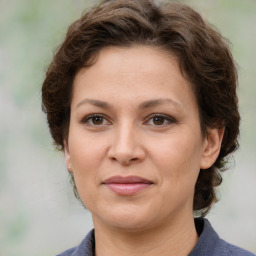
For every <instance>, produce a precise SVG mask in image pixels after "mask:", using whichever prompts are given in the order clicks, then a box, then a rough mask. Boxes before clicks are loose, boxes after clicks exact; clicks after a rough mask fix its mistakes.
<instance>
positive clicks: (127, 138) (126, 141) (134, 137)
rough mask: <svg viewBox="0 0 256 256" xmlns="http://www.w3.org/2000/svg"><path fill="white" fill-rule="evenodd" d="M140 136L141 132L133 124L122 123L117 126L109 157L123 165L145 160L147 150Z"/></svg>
mask: <svg viewBox="0 0 256 256" xmlns="http://www.w3.org/2000/svg"><path fill="white" fill-rule="evenodd" d="M139 137H140V135H139V132H138V131H137V130H136V128H135V127H133V126H132V125H129V124H122V125H120V126H119V127H116V129H115V131H113V138H112V143H111V146H110V148H109V151H108V157H109V159H110V160H111V161H116V162H119V163H120V164H121V165H130V164H132V163H135V162H136V163H137V162H141V161H143V160H144V158H145V155H146V152H145V150H144V148H143V145H142V142H141V140H140V138H139Z"/></svg>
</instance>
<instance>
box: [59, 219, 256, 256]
mask: <svg viewBox="0 0 256 256" xmlns="http://www.w3.org/2000/svg"><path fill="white" fill-rule="evenodd" d="M195 225H196V229H197V233H198V234H200V236H199V239H198V241H197V244H196V246H195V247H194V249H193V250H192V252H191V253H190V254H189V255H188V256H256V255H255V254H253V253H251V252H248V251H246V250H244V249H241V248H239V247H237V246H234V245H232V244H229V243H227V242H225V241H224V240H222V239H220V238H219V236H218V235H217V233H216V232H215V231H214V229H213V228H212V226H211V224H210V222H209V221H208V220H207V219H204V218H196V219H195ZM94 249H95V239H94V230H91V231H90V232H89V233H88V234H87V236H86V237H85V238H84V240H83V241H82V242H81V244H80V245H78V246H77V247H74V248H71V249H69V250H67V251H65V252H63V253H61V254H58V255H57V256H94Z"/></svg>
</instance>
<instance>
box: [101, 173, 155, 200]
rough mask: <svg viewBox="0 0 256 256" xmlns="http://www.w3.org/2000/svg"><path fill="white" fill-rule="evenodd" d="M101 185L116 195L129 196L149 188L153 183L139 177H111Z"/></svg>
mask: <svg viewBox="0 0 256 256" xmlns="http://www.w3.org/2000/svg"><path fill="white" fill-rule="evenodd" d="M102 184H103V185H105V186H106V187H107V188H108V189H110V190H111V191H112V192H114V193H115V194H117V195H121V196H131V195H134V194H137V193H138V192H140V191H142V190H145V189H147V188H149V187H150V186H151V185H153V184H154V183H153V182H152V181H150V180H147V179H144V178H142V177H139V176H127V177H123V176H113V177H110V178H108V179H106V180H105V181H104V182H103V183H102Z"/></svg>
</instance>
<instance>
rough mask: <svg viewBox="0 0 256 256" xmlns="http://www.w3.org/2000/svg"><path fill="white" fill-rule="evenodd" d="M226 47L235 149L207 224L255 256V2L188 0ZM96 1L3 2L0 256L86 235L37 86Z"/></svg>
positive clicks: (39, 250) (29, 253)
mask: <svg viewBox="0 0 256 256" xmlns="http://www.w3.org/2000/svg"><path fill="white" fill-rule="evenodd" d="M181 2H185V3H189V4H190V5H191V6H192V7H195V8H196V9H197V10H198V11H199V12H200V13H201V14H202V15H203V16H204V17H206V18H207V19H208V20H210V22H211V23H213V24H214V25H215V26H216V27H218V28H219V30H220V31H221V33H222V34H223V35H224V36H225V37H227V38H228V39H229V40H230V41H231V43H232V52H233V54H234V57H235V59H236V61H237V63H238V66H239V77H240V78H239V81H240V82H239V84H240V85H239V91H238V93H239V99H240V111H241V115H242V122H241V139H240V144H241V147H240V149H239V151H238V152H237V153H236V154H235V161H233V160H232V159H230V165H231V166H232V167H233V168H232V169H231V170H229V171H228V172H227V173H226V174H225V175H224V183H223V185H222V186H221V188H220V189H219V196H220V199H221V200H220V202H219V203H217V204H216V205H215V207H214V208H213V209H212V211H211V213H210V214H209V215H208V218H209V219H210V221H211V222H212V224H213V226H214V228H215V229H216V230H217V232H218V233H219V235H220V236H221V237H222V238H224V239H225V240H227V241H229V242H231V243H234V244H236V245H238V246H241V247H244V248H246V249H249V250H251V251H253V252H256V243H255V241H256V149H255V145H256V134H255V127H256V114H255V112H256V85H255V83H256V82H255V81H256V51H255V45H256V1H255V0H245V1H240V0H232V1H230V0H191V1H181ZM93 3H94V1H82V0H37V1H33V0H0V256H17V255H19V256H45V255H55V254H57V253H59V252H61V251H63V250H65V249H68V248H70V247H72V246H75V245H77V244H78V243H79V242H80V241H81V240H82V239H83V237H84V236H85V235H86V233H87V232H88V231H89V230H90V229H91V228H92V222H91V216H90V213H89V212H88V211H86V210H85V209H84V208H83V207H82V206H81V204H80V203H79V202H77V201H76V199H75V198H74V196H73V193H72V188H71V186H70V183H69V177H68V173H67V170H66V168H65V165H64V159H63V155H62V153H60V152H56V151H55V149H54V147H53V146H52V141H51V138H50V135H49V132H48V128H47V124H46V117H45V116H44V114H43V113H42V112H41V92H40V90H41V84H42V81H43V79H44V75H45V70H46V68H47V66H48V64H49V63H50V61H51V58H52V56H53V52H54V49H56V48H57V46H58V45H59V44H60V43H61V42H62V40H63V38H64V35H65V32H66V30H67V28H68V25H69V24H70V23H71V22H72V21H73V20H75V19H77V18H79V17H80V15H81V14H82V11H83V10H84V9H85V8H87V7H88V6H91V5H92V4H93Z"/></svg>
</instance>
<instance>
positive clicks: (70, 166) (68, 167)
mask: <svg viewBox="0 0 256 256" xmlns="http://www.w3.org/2000/svg"><path fill="white" fill-rule="evenodd" d="M64 155H65V160H66V166H67V169H68V171H69V172H72V165H71V159H70V154H69V148H68V143H67V142H66V141H64Z"/></svg>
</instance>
